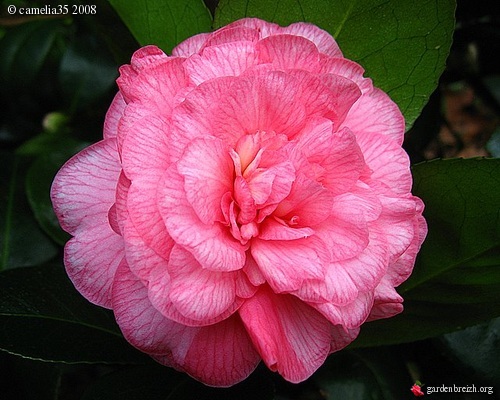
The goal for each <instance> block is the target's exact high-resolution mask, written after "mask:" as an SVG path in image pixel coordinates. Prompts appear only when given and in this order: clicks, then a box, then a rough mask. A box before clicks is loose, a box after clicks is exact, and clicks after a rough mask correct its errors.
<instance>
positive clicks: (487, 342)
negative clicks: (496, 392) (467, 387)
mask: <svg viewBox="0 0 500 400" xmlns="http://www.w3.org/2000/svg"><path fill="white" fill-rule="evenodd" d="M441 343H442V344H443V346H444V350H445V352H446V353H447V354H448V355H449V356H450V358H451V359H452V361H453V362H454V364H455V365H456V366H458V367H459V368H461V369H462V370H463V371H464V373H465V374H466V375H467V376H473V377H474V378H475V379H476V380H481V381H486V382H500V363H498V360H500V318H496V319H493V320H491V321H489V322H487V323H484V324H481V325H476V326H471V327H469V328H467V329H464V330H463V331H459V332H453V333H449V334H447V335H444V336H443V337H442V338H441Z"/></svg>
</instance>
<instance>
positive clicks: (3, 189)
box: [0, 151, 58, 271]
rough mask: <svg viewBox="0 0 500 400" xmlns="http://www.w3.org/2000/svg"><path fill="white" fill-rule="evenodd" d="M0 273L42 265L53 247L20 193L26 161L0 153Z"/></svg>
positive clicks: (49, 256) (23, 194)
mask: <svg viewBox="0 0 500 400" xmlns="http://www.w3.org/2000/svg"><path fill="white" fill-rule="evenodd" d="M0 159H1V160H2V167H1V168H0V271H1V270H3V269H8V268H14V267H26V266H32V265H38V264H41V263H44V262H46V261H48V260H50V259H52V258H53V257H55V255H56V254H57V251H58V249H57V247H56V246H55V245H54V244H53V242H52V241H51V240H50V239H49V238H48V237H47V236H46V235H45V234H44V233H43V231H42V230H41V229H40V227H39V226H38V223H37V221H36V220H35V218H34V216H33V213H32V211H31V209H30V207H29V204H28V200H27V198H26V194H25V192H24V182H25V176H26V171H27V169H28V166H29V163H28V160H26V159H24V158H23V157H21V156H18V155H15V154H13V153H10V152H7V151H1V152H0Z"/></svg>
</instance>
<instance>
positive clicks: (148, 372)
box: [82, 365, 274, 400]
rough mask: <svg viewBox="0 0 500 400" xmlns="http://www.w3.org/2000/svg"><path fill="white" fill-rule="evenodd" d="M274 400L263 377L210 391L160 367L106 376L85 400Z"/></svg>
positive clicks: (271, 390) (92, 387) (84, 397)
mask: <svg viewBox="0 0 500 400" xmlns="http://www.w3.org/2000/svg"><path fill="white" fill-rule="evenodd" d="M143 399H148V400H157V399H158V400H166V399H176V400H191V399H196V400H233V399H238V400H254V399H260V400H272V399H274V386H273V384H272V382H271V381H270V380H269V379H268V378H267V377H266V376H262V375H260V374H259V373H254V374H252V375H251V376H250V377H249V378H247V379H246V380H245V381H243V382H241V383H239V384H237V385H235V386H233V387H231V388H227V389H225V388H224V389H217V388H211V387H207V386H205V385H203V384H201V383H199V382H197V381H195V380H193V379H191V378H189V377H188V376H187V375H185V374H181V373H178V372H176V371H174V370H173V369H171V368H167V367H162V366H159V365H151V366H142V367H134V368H127V369H124V370H121V371H118V372H115V373H112V374H109V375H105V376H104V377H102V378H101V379H99V380H98V381H97V382H95V384H94V385H92V386H91V387H90V388H89V389H88V390H87V391H86V392H85V394H84V396H83V397H82V400H143Z"/></svg>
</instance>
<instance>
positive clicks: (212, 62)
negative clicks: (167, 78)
mask: <svg viewBox="0 0 500 400" xmlns="http://www.w3.org/2000/svg"><path fill="white" fill-rule="evenodd" d="M255 65H257V59H256V56H255V46H254V44H253V43H252V42H236V43H235V42H231V43H224V44H221V45H218V46H212V47H207V48H206V49H204V50H203V53H202V54H196V55H193V56H192V57H190V58H189V59H187V60H186V62H185V64H184V67H185V69H186V71H187V72H188V73H189V77H190V79H191V80H192V81H193V82H194V83H195V84H197V85H199V84H200V83H202V82H205V81H208V80H210V79H214V78H219V77H223V76H239V75H241V74H243V73H244V72H245V71H246V70H248V69H250V68H252V67H254V66H255Z"/></svg>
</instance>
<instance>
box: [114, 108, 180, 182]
mask: <svg viewBox="0 0 500 400" xmlns="http://www.w3.org/2000/svg"><path fill="white" fill-rule="evenodd" d="M127 111H128V110H127ZM129 116H130V114H129V112H127V113H126V116H125V118H124V120H123V124H127V126H124V125H122V126H121V129H122V131H125V134H124V135H123V137H122V138H121V139H122V146H121V152H120V154H121V162H122V166H123V170H124V171H125V174H126V175H127V177H128V178H129V179H131V180H133V179H135V178H142V177H143V176H144V175H146V174H145V173H144V171H146V170H147V171H148V173H147V174H148V175H150V174H155V175H156V176H161V173H162V172H163V171H164V170H165V169H166V168H167V167H168V166H169V165H170V157H169V149H168V144H167V143H168V136H169V130H170V125H169V124H168V123H167V121H165V120H164V119H163V118H161V117H159V116H158V115H154V114H148V115H144V116H139V115H134V116H133V117H131V120H129V119H128V118H129ZM128 121H130V122H128Z"/></svg>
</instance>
